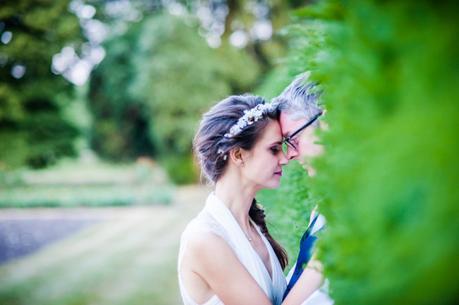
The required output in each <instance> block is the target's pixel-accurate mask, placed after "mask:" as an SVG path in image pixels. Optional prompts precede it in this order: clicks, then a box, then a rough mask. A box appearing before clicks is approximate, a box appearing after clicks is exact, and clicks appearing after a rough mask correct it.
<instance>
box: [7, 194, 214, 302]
mask: <svg viewBox="0 0 459 305" xmlns="http://www.w3.org/2000/svg"><path fill="white" fill-rule="evenodd" d="M206 193H207V190H206V189H204V188H202V187H188V188H187V187H185V188H181V189H178V190H177V193H176V195H175V196H174V198H175V199H174V202H172V203H171V204H170V205H166V206H164V205H157V206H141V207H119V208H111V209H107V210H108V212H107V213H111V214H110V215H109V217H108V218H107V220H105V221H104V222H101V223H98V224H95V225H92V226H90V227H88V228H86V229H84V230H83V231H80V232H79V233H77V234H76V235H73V236H72V237H70V238H67V239H65V240H63V241H60V242H57V243H54V244H51V245H50V246H47V247H45V248H43V249H42V250H40V251H38V252H37V253H35V254H32V255H30V256H27V257H24V258H22V259H17V260H13V261H11V262H10V263H7V264H5V265H2V266H0V304H2V305H7V304H8V305H13V304H17V305H19V304H21V305H32V304H33V305H45V304H46V305H54V304H66V305H77V304H78V305H79V304H93V305H96V304H97V305H104V304H107V305H108V304H110V305H116V304H129V305H141V304H149V305H150V304H154V305H166V304H171V305H172V304H174V305H178V304H181V299H180V294H179V291H178V283H177V272H176V260H177V251H178V244H179V236H180V233H181V232H182V230H183V228H184V226H185V224H186V223H187V222H188V221H189V219H191V218H192V217H193V216H194V215H195V214H196V213H197V211H198V210H199V209H200V208H201V207H202V205H203V204H204V200H205V196H206ZM90 211H91V209H88V213H90Z"/></svg>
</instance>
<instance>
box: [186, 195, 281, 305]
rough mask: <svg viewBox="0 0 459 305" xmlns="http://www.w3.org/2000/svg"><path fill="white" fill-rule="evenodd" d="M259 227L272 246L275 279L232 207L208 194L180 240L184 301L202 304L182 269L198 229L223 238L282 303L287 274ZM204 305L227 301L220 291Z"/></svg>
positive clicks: (270, 295)
mask: <svg viewBox="0 0 459 305" xmlns="http://www.w3.org/2000/svg"><path fill="white" fill-rule="evenodd" d="M255 228H256V229H257V231H258V234H259V235H260V236H261V238H262V240H263V242H264V244H265V246H266V248H267V249H268V253H269V257H270V263H271V270H272V279H271V277H270V275H269V272H268V270H267V269H266V266H265V265H264V264H263V261H262V260H261V258H260V256H259V255H258V253H257V252H256V251H255V250H254V248H253V247H252V245H251V244H250V242H249V240H248V239H247V237H246V235H245V234H244V232H243V231H242V229H241V227H240V226H239V224H238V222H237V221H236V219H235V218H234V216H233V214H232V213H231V211H230V210H229V209H228V208H227V207H226V205H225V204H224V203H223V202H221V200H219V199H218V198H217V197H216V196H215V195H214V194H213V193H211V194H210V195H209V196H208V197H207V201H206V205H205V207H204V209H203V210H202V211H201V212H200V213H199V214H198V216H196V218H194V219H193V220H192V221H191V222H190V223H189V224H188V226H187V227H186V229H185V231H184V232H183V234H182V237H181V240H180V250H179V256H178V279H179V287H180V293H181V295H182V299H183V304H184V305H200V304H197V303H196V302H195V301H194V300H193V299H192V298H191V297H190V295H189V294H188V292H187V291H186V287H185V286H184V284H183V281H182V276H181V273H180V269H181V268H180V265H181V261H182V257H183V253H184V251H185V250H186V247H187V241H188V236H189V235H190V234H193V233H196V232H212V233H214V234H216V235H218V236H220V237H221V238H223V239H224V240H225V241H226V242H227V243H228V245H229V246H230V247H231V248H232V249H233V251H234V253H235V254H236V256H237V257H238V259H239V261H240V262H241V263H242V265H244V267H245V268H246V269H247V271H248V272H249V273H250V274H251V275H252V277H253V278H254V279H255V280H256V282H257V283H258V285H259V286H260V287H261V289H263V291H264V292H265V294H266V295H267V296H268V298H269V299H270V300H271V302H272V304H274V305H279V304H281V303H282V296H283V294H284V291H285V288H286V286H287V282H286V280H285V276H284V274H283V272H282V268H281V266H280V263H279V260H278V259H277V256H276V254H275V253H274V250H273V248H272V247H271V245H270V243H269V241H268V240H267V239H266V238H265V236H264V235H263V234H261V232H260V229H259V228H258V226H256V225H255ZM203 305H223V302H222V301H221V300H220V299H219V298H218V296H217V295H214V296H213V297H211V298H210V299H209V300H208V301H207V302H205V303H204V304H203Z"/></svg>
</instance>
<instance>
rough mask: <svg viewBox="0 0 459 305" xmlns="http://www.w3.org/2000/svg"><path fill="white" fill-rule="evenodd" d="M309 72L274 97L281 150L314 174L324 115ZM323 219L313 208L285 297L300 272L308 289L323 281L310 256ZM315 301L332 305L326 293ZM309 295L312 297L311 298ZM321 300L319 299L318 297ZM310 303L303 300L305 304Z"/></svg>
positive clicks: (319, 269)
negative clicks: (312, 162) (319, 132)
mask: <svg viewBox="0 0 459 305" xmlns="http://www.w3.org/2000/svg"><path fill="white" fill-rule="evenodd" d="M309 76H310V73H309V72H306V73H303V74H301V75H299V76H297V77H296V78H295V80H293V82H292V83H291V84H290V85H289V86H288V87H287V88H286V89H285V90H284V91H283V92H282V93H281V94H280V95H279V96H278V97H276V98H275V99H274V100H273V103H276V104H277V105H278V109H279V110H280V112H281V114H280V125H281V129H282V135H283V137H284V143H283V144H284V151H285V153H286V154H287V158H288V159H289V160H298V161H299V162H300V163H302V164H303V166H304V167H305V170H306V171H307V173H308V174H309V175H310V176H314V175H315V170H314V168H313V167H312V166H311V164H310V161H311V160H312V159H313V158H314V157H316V156H319V155H320V154H322V153H323V147H322V146H321V145H320V144H317V143H316V142H317V140H318V138H317V135H316V133H315V132H316V131H317V129H318V128H323V123H321V122H319V120H318V119H319V117H320V116H321V115H322V114H323V109H322V108H321V107H319V105H318V99H319V92H318V90H317V86H316V84H315V83H313V82H310V81H309V80H308V78H309ZM324 225H325V218H324V217H323V216H322V215H320V214H319V213H317V212H315V211H313V212H312V214H311V218H310V223H309V226H308V229H307V230H306V232H305V233H304V235H303V237H302V239H301V242H300V253H299V255H298V259H297V262H296V264H295V266H294V268H292V270H293V272H290V274H289V276H288V278H289V279H290V280H289V283H288V286H287V290H286V292H285V295H284V297H285V296H287V294H288V293H289V291H290V289H291V288H292V287H293V285H295V284H296V282H297V280H298V279H299V278H300V275H301V273H302V272H308V273H309V274H308V276H306V277H304V278H307V279H308V280H307V282H304V283H298V284H299V285H302V287H305V288H304V289H309V290H310V291H316V290H317V289H319V288H320V287H321V286H322V284H323V281H324V278H323V274H322V264H321V263H320V262H319V261H318V260H316V259H314V258H312V259H311V256H313V253H314V244H315V241H316V239H317V237H316V235H315V233H316V232H317V231H319V230H321V229H323V227H324ZM312 297H314V298H315V300H311V301H312V302H311V303H321V304H331V303H332V300H331V299H329V298H328V296H327V295H326V294H322V295H319V294H316V295H315V296H312ZM312 297H311V298H312ZM319 299H320V300H319ZM306 303H307V304H310V303H308V301H307V302H305V303H304V304H306Z"/></svg>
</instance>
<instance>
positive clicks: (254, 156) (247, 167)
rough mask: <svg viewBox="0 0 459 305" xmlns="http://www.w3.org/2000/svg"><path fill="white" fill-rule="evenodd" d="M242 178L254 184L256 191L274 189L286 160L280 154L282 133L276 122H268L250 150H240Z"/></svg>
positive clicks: (282, 154)
mask: <svg viewBox="0 0 459 305" xmlns="http://www.w3.org/2000/svg"><path fill="white" fill-rule="evenodd" d="M242 160H243V165H242V166H241V174H242V176H243V178H245V179H247V180H248V181H250V182H253V183H254V184H255V188H256V190H259V189H263V188H276V187H278V186H279V183H280V178H281V176H282V166H284V165H285V164H287V158H286V156H285V155H284V153H283V152H282V133H281V129H280V126H279V123H278V121H275V120H269V122H268V124H267V125H266V127H265V129H264V130H263V131H262V134H261V135H260V138H259V139H258V141H257V143H256V144H255V145H254V147H253V148H252V149H251V150H242Z"/></svg>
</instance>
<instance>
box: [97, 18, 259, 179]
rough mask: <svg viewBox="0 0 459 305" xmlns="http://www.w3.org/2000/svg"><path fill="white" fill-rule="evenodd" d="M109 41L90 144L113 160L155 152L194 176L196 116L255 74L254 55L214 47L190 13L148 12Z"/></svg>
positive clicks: (176, 174) (181, 174) (182, 174)
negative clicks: (199, 29)
mask: <svg viewBox="0 0 459 305" xmlns="http://www.w3.org/2000/svg"><path fill="white" fill-rule="evenodd" d="M106 49H107V55H106V59H105V60H104V62H103V63H102V64H101V65H100V66H99V67H98V68H97V69H96V70H95V71H94V76H93V77H92V79H91V88H90V92H89V97H90V99H89V101H90V105H91V109H92V111H93V113H94V116H95V118H96V119H95V121H96V123H95V131H94V134H93V147H94V148H95V149H96V150H97V151H98V152H100V153H101V154H102V155H104V156H108V157H110V158H112V159H113V160H123V159H126V158H129V157H131V158H132V157H135V156H137V155H139V154H141V153H144V154H153V153H156V156H157V157H159V159H162V160H164V161H165V162H164V164H165V166H166V169H168V173H169V174H170V176H171V178H172V179H173V180H174V181H175V182H177V183H187V182H192V181H195V180H196V169H195V167H194V166H193V165H192V158H191V140H192V138H193V135H194V133H195V130H196V127H197V124H198V121H199V119H200V117H201V115H202V113H204V112H205V111H206V110H207V109H208V108H209V107H210V105H212V104H213V103H214V102H216V101H217V100H219V99H221V98H223V97H225V96H227V95H229V94H230V93H231V92H232V91H233V90H245V89H246V88H247V86H249V85H250V84H251V83H253V82H254V81H255V80H256V77H257V73H258V68H257V65H256V63H255V62H254V60H253V59H252V58H251V57H249V56H248V55H247V54H246V53H244V52H243V51H239V50H236V49H234V48H233V47H230V46H226V47H222V48H220V49H218V50H216V49H212V48H210V47H209V46H208V45H207V43H206V42H205V41H204V39H203V38H202V37H200V36H199V35H198V33H197V24H196V23H195V21H194V20H193V19H192V18H191V17H187V18H180V19H179V18H177V17H173V16H170V15H167V14H156V15H152V16H150V17H146V18H144V19H143V20H142V21H141V22H140V23H138V24H136V25H135V26H132V27H131V28H130V29H129V31H128V32H127V33H126V34H125V35H122V36H120V37H116V38H113V40H111V41H109V42H107V45H106ZM145 133H146V134H145ZM153 148H155V149H153Z"/></svg>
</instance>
